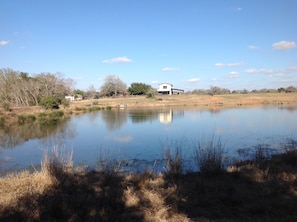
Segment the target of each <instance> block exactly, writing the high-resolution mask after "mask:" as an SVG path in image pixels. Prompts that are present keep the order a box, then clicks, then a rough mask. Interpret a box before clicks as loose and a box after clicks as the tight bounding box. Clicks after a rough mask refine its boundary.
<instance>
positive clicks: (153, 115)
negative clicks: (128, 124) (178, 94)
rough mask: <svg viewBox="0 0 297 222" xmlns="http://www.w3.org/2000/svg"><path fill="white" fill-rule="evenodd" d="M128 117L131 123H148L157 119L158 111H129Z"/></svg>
mask: <svg viewBox="0 0 297 222" xmlns="http://www.w3.org/2000/svg"><path fill="white" fill-rule="evenodd" d="M129 116H130V118H131V120H132V122H133V123H143V122H147V121H150V122H152V121H153V120H154V119H157V118H158V117H159V111H158V110H131V111H129Z"/></svg>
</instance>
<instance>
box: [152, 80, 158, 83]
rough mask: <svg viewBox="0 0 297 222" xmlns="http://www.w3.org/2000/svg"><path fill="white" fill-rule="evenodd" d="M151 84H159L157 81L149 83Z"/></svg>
mask: <svg viewBox="0 0 297 222" xmlns="http://www.w3.org/2000/svg"><path fill="white" fill-rule="evenodd" d="M151 83H152V84H159V81H158V80H153V81H151Z"/></svg>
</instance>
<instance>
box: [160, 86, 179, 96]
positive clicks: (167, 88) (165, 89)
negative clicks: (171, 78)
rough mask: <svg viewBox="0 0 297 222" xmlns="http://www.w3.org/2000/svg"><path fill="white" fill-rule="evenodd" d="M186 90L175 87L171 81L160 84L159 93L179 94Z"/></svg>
mask: <svg viewBox="0 0 297 222" xmlns="http://www.w3.org/2000/svg"><path fill="white" fill-rule="evenodd" d="M182 92H184V90H182V89H174V88H173V85H172V84H170V83H162V84H160V85H159V88H158V93H160V94H166V95H172V94H179V93H182Z"/></svg>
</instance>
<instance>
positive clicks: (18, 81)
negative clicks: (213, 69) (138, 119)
mask: <svg viewBox="0 0 297 222" xmlns="http://www.w3.org/2000/svg"><path fill="white" fill-rule="evenodd" d="M73 87H74V81H73V80H72V79H65V78H63V76H62V75H61V74H60V73H55V74H52V73H40V74H36V75H33V76H29V74H28V73H26V72H18V71H14V70H12V69H9V68H3V69H0V105H1V106H2V107H3V108H5V109H9V107H11V106H17V107H21V106H38V105H42V106H44V107H45V108H58V107H59V105H60V104H63V103H65V104H67V101H65V96H66V95H74V96H75V95H81V96H83V97H84V98H87V99H94V98H99V97H102V96H119V95H121V96H125V95H128V94H129V95H147V96H149V97H153V96H154V94H155V93H156V92H157V90H156V89H154V88H153V87H151V86H150V85H147V84H145V83H139V82H134V83H131V85H130V86H129V87H128V88H127V85H126V84H125V83H124V82H123V81H122V80H121V79H120V78H119V77H118V76H114V75H110V76H107V77H106V78H105V79H104V83H103V84H102V86H101V87H100V90H99V91H97V90H96V88H95V87H94V86H93V85H91V86H90V87H89V89H88V90H87V91H83V90H80V89H73ZM267 92H278V93H282V92H297V87H294V86H289V87H287V88H278V89H261V90H251V91H248V90H246V89H243V90H233V91H230V90H229V89H226V88H221V87H217V86H211V87H210V88H209V89H206V90H205V89H195V90H193V91H188V92H187V93H188V94H197V95H220V94H231V93H236V94H247V93H267Z"/></svg>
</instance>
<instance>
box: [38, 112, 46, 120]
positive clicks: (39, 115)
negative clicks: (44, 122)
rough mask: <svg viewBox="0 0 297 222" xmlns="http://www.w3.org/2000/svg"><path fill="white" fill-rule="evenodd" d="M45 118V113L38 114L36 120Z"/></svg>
mask: <svg viewBox="0 0 297 222" xmlns="http://www.w3.org/2000/svg"><path fill="white" fill-rule="evenodd" d="M46 117H47V113H43V112H42V113H38V118H40V119H44V118H46Z"/></svg>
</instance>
